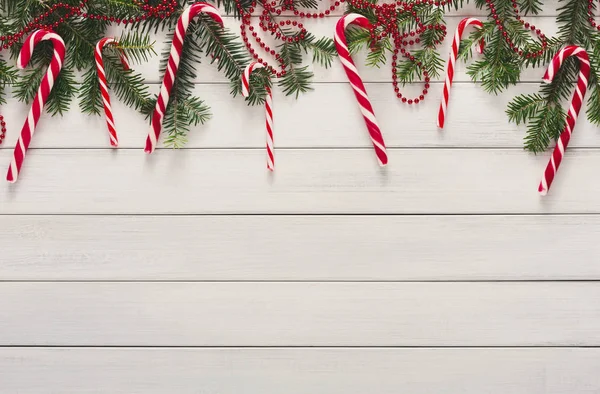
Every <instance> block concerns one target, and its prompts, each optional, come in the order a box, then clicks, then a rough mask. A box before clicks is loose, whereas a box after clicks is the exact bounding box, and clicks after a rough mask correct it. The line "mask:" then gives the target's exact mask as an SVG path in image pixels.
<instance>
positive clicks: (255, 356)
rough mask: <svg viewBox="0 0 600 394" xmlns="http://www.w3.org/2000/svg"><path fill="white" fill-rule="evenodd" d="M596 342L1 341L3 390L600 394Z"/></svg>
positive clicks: (192, 393)
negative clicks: (142, 344) (20, 344)
mask: <svg viewBox="0 0 600 394" xmlns="http://www.w3.org/2000/svg"><path fill="white" fill-rule="evenodd" d="M598 372H600V354H599V351H598V349H439V348H438V349H427V348H426V349H368V348H367V349H286V348H283V349H231V348H217V349H139V348H137V349H131V348H120V349H102V348H84V349H69V348H66V349H65V348H56V349H36V348H26V349H24V348H13V349H6V348H5V349H0V390H2V392H5V393H16V392H19V393H39V394H42V393H44V394H45V393H61V394H82V393H111V394H112V393H114V394H131V393H146V394H158V393H161V394H173V393H177V394H198V393H210V394H213V393H214V394H238V393H240V392H243V393H248V394H281V393H287V394H306V393H314V394H331V393H345V394H364V393H368V392H377V393H378V394H397V393H411V394H430V393H432V392H435V393H437V392H443V393H445V394H481V393H487V394H506V393H511V394H565V393H589V394H592V393H597V392H598V388H599V387H600V378H598Z"/></svg>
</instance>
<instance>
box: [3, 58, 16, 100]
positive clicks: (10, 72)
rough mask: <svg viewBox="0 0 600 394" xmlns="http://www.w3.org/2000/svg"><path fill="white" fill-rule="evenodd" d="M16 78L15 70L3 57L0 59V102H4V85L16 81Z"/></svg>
mask: <svg viewBox="0 0 600 394" xmlns="http://www.w3.org/2000/svg"><path fill="white" fill-rule="evenodd" d="M18 78H19V74H18V72H17V70H16V69H15V68H14V67H12V66H9V65H8V63H6V61H4V60H3V59H0V104H6V97H5V96H6V91H5V89H6V86H7V85H9V84H14V83H16V82H17V81H18Z"/></svg>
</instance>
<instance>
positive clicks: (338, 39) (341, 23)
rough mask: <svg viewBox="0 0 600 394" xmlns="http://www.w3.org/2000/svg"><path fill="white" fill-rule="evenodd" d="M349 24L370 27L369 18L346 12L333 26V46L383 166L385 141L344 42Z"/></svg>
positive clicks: (386, 160)
mask: <svg viewBox="0 0 600 394" xmlns="http://www.w3.org/2000/svg"><path fill="white" fill-rule="evenodd" d="M351 24H356V25H358V26H361V27H363V28H365V29H370V28H371V24H370V23H369V20H368V19H367V18H365V17H364V16H362V15H358V14H348V15H345V16H343V17H342V18H340V20H338V22H337V25H336V26H335V34H334V36H333V40H334V41H335V47H336V49H337V52H338V55H339V58H340V61H341V62H342V65H343V66H344V71H346V75H347V76H348V81H349V82H350V86H352V89H353V90H354V95H355V96H356V100H357V101H358V106H359V108H360V112H361V113H362V115H363V118H364V120H365V123H366V125H367V130H368V131H369V135H370V136H371V142H372V143H373V148H375V154H376V155H377V159H378V161H379V165H381V166H384V165H386V164H387V162H388V157H387V152H386V149H385V142H384V141H383V135H382V134H381V130H380V129H379V125H378V124H377V119H376V118H375V113H374V112H373V107H372V106H371V102H370V101H369V96H367V90H366V89H365V85H364V84H363V82H362V79H361V78H360V75H358V70H357V69H356V66H355V65H354V62H353V61H352V57H350V51H348V45H347V43H346V27H348V26H349V25H351Z"/></svg>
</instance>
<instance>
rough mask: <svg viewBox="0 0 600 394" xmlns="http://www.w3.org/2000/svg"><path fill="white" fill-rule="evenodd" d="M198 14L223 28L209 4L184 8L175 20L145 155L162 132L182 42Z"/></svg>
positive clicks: (154, 146) (201, 3)
mask: <svg viewBox="0 0 600 394" xmlns="http://www.w3.org/2000/svg"><path fill="white" fill-rule="evenodd" d="M200 13H206V14H208V15H210V17H211V18H213V19H214V20H215V21H216V22H217V23H219V24H220V25H221V26H223V19H222V18H221V16H220V15H219V13H218V11H217V9H216V8H215V7H213V6H212V5H210V4H207V3H203V2H198V3H194V4H192V5H191V6H189V7H188V8H186V9H185V10H184V11H183V13H182V14H181V16H180V17H179V19H178V20H177V26H176V27H175V34H174V35H173V43H172V44H171V51H170V54H169V61H168V62H167V70H166V72H165V76H164V77H163V81H162V85H161V87H160V94H159V95H158V99H157V100H156V106H155V107H154V113H153V114H152V120H151V128H150V132H149V133H148V137H147V138H146V148H145V149H144V151H145V152H146V153H152V152H154V150H155V149H156V144H157V143H158V137H159V136H160V133H161V131H162V122H163V120H164V117H165V111H166V108H167V104H168V102H169V97H170V95H171V90H172V89H173V84H174V82H175V75H176V74H177V70H178V68H179V61H180V58H181V51H182V49H183V41H184V40H185V35H186V32H187V29H188V26H189V24H190V21H191V20H193V19H194V18H195V17H196V16H197V15H198V14H200Z"/></svg>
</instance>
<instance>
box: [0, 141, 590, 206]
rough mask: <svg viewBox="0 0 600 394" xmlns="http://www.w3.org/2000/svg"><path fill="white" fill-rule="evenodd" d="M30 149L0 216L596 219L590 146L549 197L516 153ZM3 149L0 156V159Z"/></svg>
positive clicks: (536, 172)
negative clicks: (385, 162)
mask: <svg viewBox="0 0 600 394" xmlns="http://www.w3.org/2000/svg"><path fill="white" fill-rule="evenodd" d="M264 155H265V152H264V151H263V150H262V149H260V150H228V149H226V150H220V149H216V150H186V151H169V150H163V151H160V152H158V153H155V154H153V155H152V156H149V155H147V154H144V153H143V151H142V150H141V149H140V150H121V151H108V150H30V151H29V155H28V158H27V160H26V162H25V165H24V167H23V170H22V178H21V180H20V181H19V182H18V183H16V184H7V183H0V214H89V213H94V214H190V213H193V214H257V213H270V214H283V213H287V214H315V213H318V214H324V213H336V214H341V213H347V214H357V213H382V214H383V213H385V214H390V213H395V214H434V213H438V214H447V213H453V214H457V213H470V214H481V213H598V212H600V199H598V198H597V195H598V194H599V193H600V183H598V182H594V181H593V179H594V177H593V173H594V169H595V168H597V167H598V166H600V155H599V154H598V151H597V150H577V149H571V150H569V151H567V154H566V158H565V161H564V163H563V165H562V167H561V171H560V173H559V176H558V177H557V180H556V181H555V182H554V185H553V188H552V190H551V192H550V195H549V196H547V197H546V198H541V197H540V196H539V195H538V193H537V185H538V182H539V179H540V175H541V173H542V170H543V168H544V167H545V165H546V162H547V160H548V158H547V157H546V156H545V155H539V156H533V155H530V154H527V153H524V152H521V151H519V150H502V149H499V150H496V149H492V150H473V149H464V150H454V149H451V150H446V149H444V150H439V149H392V150H389V157H390V164H389V166H387V167H386V168H385V169H381V168H380V167H378V165H377V163H376V160H375V157H374V153H373V150H372V149H352V150H348V149H346V150H328V149H317V150H313V149H300V150H279V152H278V153H277V161H278V168H277V172H276V173H275V174H269V173H267V171H266V170H265V168H264ZM8 158H9V152H8V151H2V152H0V159H2V160H0V161H4V162H8Z"/></svg>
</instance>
